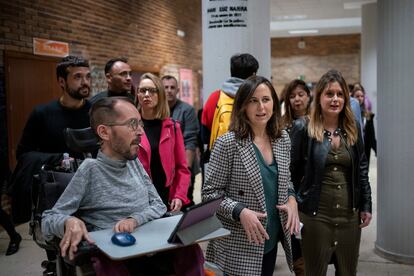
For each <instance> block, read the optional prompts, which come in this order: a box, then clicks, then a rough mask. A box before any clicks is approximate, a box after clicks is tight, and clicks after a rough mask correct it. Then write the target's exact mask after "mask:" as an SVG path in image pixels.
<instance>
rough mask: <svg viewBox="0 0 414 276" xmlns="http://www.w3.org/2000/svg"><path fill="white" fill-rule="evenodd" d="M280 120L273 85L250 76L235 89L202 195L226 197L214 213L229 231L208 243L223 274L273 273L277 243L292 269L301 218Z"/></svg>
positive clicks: (211, 258)
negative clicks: (226, 125)
mask: <svg viewBox="0 0 414 276" xmlns="http://www.w3.org/2000/svg"><path fill="white" fill-rule="evenodd" d="M279 121H280V106H279V100H278V98H277V95H276V92H275V90H274V88H273V86H272V84H271V83H270V82H269V80H267V79H266V78H264V77H260V76H252V77H250V78H248V79H247V80H246V81H245V82H244V83H243V84H242V85H241V86H240V87H239V89H238V91H237V93H236V97H235V100H234V107H233V112H232V114H231V122H230V127H229V132H227V133H226V134H224V135H222V136H220V137H219V138H218V140H216V142H215V144H214V146H213V149H212V152H211V156H210V163H209V168H208V170H207V174H206V180H205V183H204V186H203V189H202V197H203V200H209V199H213V198H218V197H221V196H223V195H224V200H223V201H222V203H221V205H220V207H219V209H218V211H217V216H218V218H219V219H220V220H221V222H222V223H223V225H224V227H225V228H226V229H229V230H230V231H231V234H230V236H228V237H225V238H223V239H219V240H214V241H210V242H209V244H208V247H207V260H209V261H211V262H213V263H215V264H216V265H218V266H219V267H220V268H221V269H222V270H223V271H224V273H225V275H273V271H274V267H275V261H276V254H277V243H278V242H279V241H281V242H282V245H283V247H284V249H285V252H286V258H287V260H288V264H289V267H290V268H292V254H291V243H290V237H291V235H292V233H293V232H297V231H298V229H299V219H298V214H297V204H296V199H295V193H294V189H293V186H292V183H291V181H290V172H289V164H290V156H289V153H290V139H289V135H288V134H287V132H286V131H284V130H282V129H281V127H280V122H279Z"/></svg>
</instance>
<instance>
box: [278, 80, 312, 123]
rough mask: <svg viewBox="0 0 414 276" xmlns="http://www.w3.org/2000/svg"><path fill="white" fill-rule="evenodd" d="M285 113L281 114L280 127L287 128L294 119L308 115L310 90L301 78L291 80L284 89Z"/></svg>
mask: <svg viewBox="0 0 414 276" xmlns="http://www.w3.org/2000/svg"><path fill="white" fill-rule="evenodd" d="M283 97H284V102H285V114H283V116H282V127H284V128H286V129H287V130H289V129H290V128H291V127H292V123H293V121H294V120H296V119H299V118H302V117H305V116H308V115H309V107H310V102H311V92H310V90H309V88H308V86H307V85H306V83H305V82H304V81H303V80H299V79H296V80H293V81H291V82H290V83H289V84H288V86H287V87H286V89H285V91H284V95H283Z"/></svg>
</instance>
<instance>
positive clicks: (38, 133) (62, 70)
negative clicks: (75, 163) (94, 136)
mask: <svg viewBox="0 0 414 276" xmlns="http://www.w3.org/2000/svg"><path fill="white" fill-rule="evenodd" d="M56 75H57V81H58V83H59V86H60V87H61V88H62V96H61V97H60V98H59V99H57V100H53V101H51V102H49V103H47V104H42V105H38V106H36V107H35V108H34V110H33V111H32V113H31V114H30V116H29V119H28V120H27V122H26V126H25V128H24V130H23V134H22V137H21V139H20V142H19V145H18V146H17V152H16V157H17V159H18V160H20V159H21V158H22V156H23V155H24V154H25V153H28V152H41V153H48V154H51V155H53V156H55V157H56V158H58V159H59V158H61V157H62V154H63V153H64V152H67V153H69V155H70V156H71V157H76V158H82V156H81V155H80V154H78V153H75V152H71V151H70V149H69V148H68V147H67V146H66V144H65V140H64V137H63V130H64V129H65V128H74V129H78V128H85V127H89V113H88V112H89V109H90V107H91V104H90V103H89V102H88V101H87V100H86V98H87V97H88V96H89V93H90V91H91V72H90V69H89V62H88V61H87V60H85V59H83V58H81V57H75V56H67V57H65V58H63V59H62V61H61V62H59V63H58V65H57V67H56Z"/></svg>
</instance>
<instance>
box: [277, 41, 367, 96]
mask: <svg viewBox="0 0 414 276" xmlns="http://www.w3.org/2000/svg"><path fill="white" fill-rule="evenodd" d="M300 41H303V42H304V43H305V48H304V49H300V48H299V47H298V43H299V42H300ZM360 48H361V37H360V35H359V34H354V35H333V36H310V37H303V38H299V37H295V38H272V41H271V49H272V50H271V52H272V81H273V84H274V85H275V87H276V90H277V91H278V92H281V91H282V89H283V87H284V86H285V84H287V83H289V82H290V81H291V80H293V79H295V78H298V77H299V76H301V75H302V76H304V77H305V81H306V82H317V81H318V80H319V78H320V77H321V76H322V75H323V74H324V73H325V72H326V71H328V70H329V69H338V70H339V71H341V72H342V74H343V75H344V77H345V79H346V81H347V82H349V83H354V82H357V81H359V80H360Z"/></svg>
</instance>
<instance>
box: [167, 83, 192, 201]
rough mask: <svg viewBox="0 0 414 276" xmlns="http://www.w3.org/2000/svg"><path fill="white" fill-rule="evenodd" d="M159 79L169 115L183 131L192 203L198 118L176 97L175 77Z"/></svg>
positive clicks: (189, 193) (176, 85)
mask: <svg viewBox="0 0 414 276" xmlns="http://www.w3.org/2000/svg"><path fill="white" fill-rule="evenodd" d="M161 81H162V84H163V86H164V89H165V94H166V97H167V101H168V106H169V108H170V116H171V118H172V119H173V120H176V121H178V122H179V123H180V126H181V130H182V132H183V137H184V146H185V157H186V160H187V166H188V169H189V170H190V172H191V182H190V186H189V189H188V195H187V196H188V198H189V199H190V200H191V203H192V204H194V202H193V191H194V181H195V176H196V174H197V172H198V171H199V168H198V166H197V165H196V163H197V162H196V149H197V144H198V133H199V127H198V119H197V116H196V113H195V110H194V108H193V107H192V106H191V105H189V104H188V103H186V102H183V101H181V100H180V99H178V98H177V95H178V93H179V92H180V89H179V88H178V81H177V79H176V78H175V77H173V76H171V75H165V76H163V77H162V78H161ZM197 169H198V170H197Z"/></svg>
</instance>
